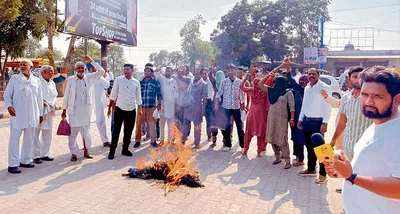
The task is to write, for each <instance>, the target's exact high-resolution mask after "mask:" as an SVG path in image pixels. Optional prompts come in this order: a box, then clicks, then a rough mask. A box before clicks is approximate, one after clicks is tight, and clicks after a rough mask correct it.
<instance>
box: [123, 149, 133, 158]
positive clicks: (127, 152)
mask: <svg viewBox="0 0 400 214" xmlns="http://www.w3.org/2000/svg"><path fill="white" fill-rule="evenodd" d="M122 155H125V156H128V157H132V156H133V154H132V152H131V151H129V150H122Z"/></svg>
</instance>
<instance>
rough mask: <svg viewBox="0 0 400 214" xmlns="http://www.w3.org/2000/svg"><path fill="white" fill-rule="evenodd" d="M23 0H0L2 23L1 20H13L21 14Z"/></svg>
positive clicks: (0, 18)
mask: <svg viewBox="0 0 400 214" xmlns="http://www.w3.org/2000/svg"><path fill="white" fill-rule="evenodd" d="M22 6H23V4H22V0H1V1H0V11H1V12H0V24H1V22H13V21H14V20H15V19H16V18H17V17H18V16H20V15H21V8H22Z"/></svg>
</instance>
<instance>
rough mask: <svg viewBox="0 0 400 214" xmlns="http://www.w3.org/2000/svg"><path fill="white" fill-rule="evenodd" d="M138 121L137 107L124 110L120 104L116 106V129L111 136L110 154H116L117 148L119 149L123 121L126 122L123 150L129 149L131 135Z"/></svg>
mask: <svg viewBox="0 0 400 214" xmlns="http://www.w3.org/2000/svg"><path fill="white" fill-rule="evenodd" d="M135 121H136V109H134V110H133V111H124V110H122V109H120V108H119V107H118V106H116V107H115V112H114V131H113V132H112V137H111V146H110V154H115V149H117V145H118V141H119V134H120V132H121V127H122V123H124V139H123V145H122V150H128V148H129V145H130V144H131V137H132V132H133V128H134V127H135Z"/></svg>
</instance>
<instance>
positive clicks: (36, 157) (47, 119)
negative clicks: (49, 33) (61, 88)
mask: <svg viewBox="0 0 400 214" xmlns="http://www.w3.org/2000/svg"><path fill="white" fill-rule="evenodd" d="M40 74H41V75H40V85H41V88H42V95H43V109H44V110H43V122H42V123H41V124H39V126H38V127H37V128H35V133H34V135H35V137H34V140H33V145H32V158H33V161H34V163H36V164H41V163H42V161H53V160H54V158H52V157H50V145H51V141H52V137H53V117H54V116H55V111H56V104H57V94H58V93H57V89H56V84H55V83H54V81H53V80H52V77H53V74H54V71H53V67H52V66H49V65H44V66H42V67H41V68H40Z"/></svg>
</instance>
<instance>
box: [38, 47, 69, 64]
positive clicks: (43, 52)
mask: <svg viewBox="0 0 400 214" xmlns="http://www.w3.org/2000/svg"><path fill="white" fill-rule="evenodd" d="M49 54H50V53H49V49H48V48H47V47H45V48H41V49H39V50H38V51H36V55H35V58H42V59H49ZM54 58H55V60H58V61H59V60H62V59H63V58H64V55H63V53H62V52H61V51H60V50H58V49H57V48H56V49H54Z"/></svg>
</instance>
